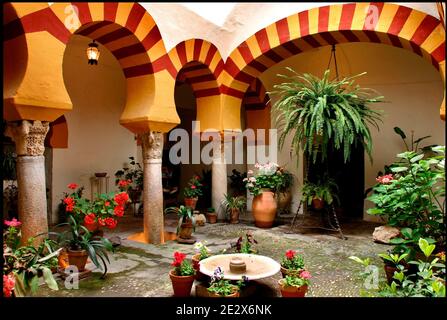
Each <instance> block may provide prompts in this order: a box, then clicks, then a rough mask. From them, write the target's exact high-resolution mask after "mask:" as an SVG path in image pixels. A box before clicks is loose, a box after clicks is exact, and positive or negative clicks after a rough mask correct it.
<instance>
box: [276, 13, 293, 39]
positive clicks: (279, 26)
mask: <svg viewBox="0 0 447 320" xmlns="http://www.w3.org/2000/svg"><path fill="white" fill-rule="evenodd" d="M275 26H276V32H277V33H278V37H279V43H284V42H287V41H289V40H290V33H289V24H288V22H287V18H284V19H281V20H278V21H276V22H275Z"/></svg>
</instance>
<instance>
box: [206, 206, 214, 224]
mask: <svg viewBox="0 0 447 320" xmlns="http://www.w3.org/2000/svg"><path fill="white" fill-rule="evenodd" d="M206 218H207V220H208V223H211V224H212V223H216V222H217V213H216V210H215V209H214V208H208V209H207V213H206Z"/></svg>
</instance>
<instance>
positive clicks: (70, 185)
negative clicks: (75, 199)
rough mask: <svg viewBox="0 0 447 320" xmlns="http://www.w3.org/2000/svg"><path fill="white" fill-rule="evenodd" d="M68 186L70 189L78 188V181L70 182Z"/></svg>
mask: <svg viewBox="0 0 447 320" xmlns="http://www.w3.org/2000/svg"><path fill="white" fill-rule="evenodd" d="M67 187H68V189H72V190H75V189H77V188H78V185H77V184H76V183H70V184H69V185H68V186H67Z"/></svg>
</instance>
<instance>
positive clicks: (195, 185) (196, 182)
mask: <svg viewBox="0 0 447 320" xmlns="http://www.w3.org/2000/svg"><path fill="white" fill-rule="evenodd" d="M200 180H201V179H200V177H199V176H198V175H195V176H193V177H192V178H191V179H190V180H189V181H188V185H187V186H186V187H185V189H183V195H184V197H185V206H187V207H190V208H191V209H192V210H195V208H196V205H197V200H198V199H199V196H201V195H203V192H202V187H203V184H202V183H201V182H200Z"/></svg>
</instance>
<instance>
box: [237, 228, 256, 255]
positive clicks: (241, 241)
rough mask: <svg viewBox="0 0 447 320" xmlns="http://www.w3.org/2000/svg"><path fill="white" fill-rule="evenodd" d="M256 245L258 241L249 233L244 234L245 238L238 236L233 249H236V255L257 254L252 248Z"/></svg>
mask: <svg viewBox="0 0 447 320" xmlns="http://www.w3.org/2000/svg"><path fill="white" fill-rule="evenodd" d="M255 244H258V241H257V240H256V239H255V238H254V237H253V234H252V233H251V232H246V233H245V236H244V237H242V236H240V237H239V238H238V239H237V241H236V244H235V245H234V247H235V248H236V252H237V253H254V254H256V253H258V250H257V249H254V248H253V246H254V245H255Z"/></svg>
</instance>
